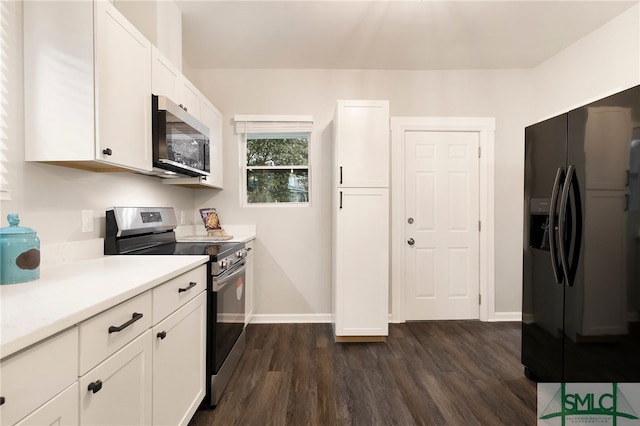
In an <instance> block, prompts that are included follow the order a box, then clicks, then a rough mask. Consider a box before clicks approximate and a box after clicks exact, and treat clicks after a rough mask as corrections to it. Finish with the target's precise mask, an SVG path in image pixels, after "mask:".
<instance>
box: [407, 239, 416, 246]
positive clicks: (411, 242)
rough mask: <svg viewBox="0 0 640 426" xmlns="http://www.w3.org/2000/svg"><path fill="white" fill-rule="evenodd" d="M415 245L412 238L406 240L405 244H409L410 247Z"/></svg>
mask: <svg viewBox="0 0 640 426" xmlns="http://www.w3.org/2000/svg"><path fill="white" fill-rule="evenodd" d="M415 243H416V240H414V239H413V238H409V239H408V240H407V244H409V245H410V246H412V245H414V244H415Z"/></svg>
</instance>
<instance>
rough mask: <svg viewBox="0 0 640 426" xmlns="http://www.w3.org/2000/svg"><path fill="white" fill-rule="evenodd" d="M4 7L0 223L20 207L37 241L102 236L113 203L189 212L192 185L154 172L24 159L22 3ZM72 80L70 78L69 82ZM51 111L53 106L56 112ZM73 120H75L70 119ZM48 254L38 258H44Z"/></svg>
mask: <svg viewBox="0 0 640 426" xmlns="http://www.w3.org/2000/svg"><path fill="white" fill-rule="evenodd" d="M0 8H2V18H3V19H2V32H1V34H0V37H2V40H1V41H2V45H3V46H2V51H3V52H6V54H7V55H8V57H7V58H6V59H7V60H6V61H5V60H4V59H3V61H2V64H3V70H2V71H3V76H6V77H3V78H6V83H7V84H5V81H3V83H2V87H3V90H6V91H7V93H3V99H2V102H3V105H2V107H3V108H4V114H3V116H2V117H0V118H2V128H1V129H0V132H2V133H3V135H6V137H3V140H2V146H0V148H1V149H2V152H0V154H3V155H4V157H5V159H4V160H3V162H2V164H1V166H2V167H5V168H6V169H7V171H8V173H7V174H6V175H7V176H8V187H9V189H10V190H11V192H10V198H11V199H10V200H3V201H1V202H0V216H1V217H0V222H1V226H7V222H6V215H7V213H19V214H20V219H21V226H26V227H29V228H33V229H34V230H36V231H37V233H38V236H39V237H40V241H41V245H47V244H53V243H59V242H67V241H77V240H88V239H92V238H98V237H104V232H105V229H104V212H105V209H106V208H108V207H113V206H114V205H138V206H139V205H149V206H156V205H167V206H174V207H176V208H177V209H180V210H186V211H188V212H189V214H188V217H192V216H193V214H192V213H193V200H194V197H193V191H194V190H192V189H185V188H176V187H170V186H167V185H162V184H161V182H160V180H159V179H158V178H155V177H150V176H142V175H137V174H130V173H95V172H88V171H82V170H74V169H67V168H64V167H59V166H52V165H46V164H39V163H26V162H24V136H23V130H22V129H23V126H24V118H23V113H22V111H23V101H22V24H21V22H22V3H21V2H0ZM72 83H73V82H70V84H72ZM54 113H55V111H52V114H54ZM68 125H69V126H73V123H69V124H68ZM82 210H92V211H93V212H94V215H95V216H96V218H95V220H94V231H93V232H90V233H82V232H81V231H82V228H81V218H82ZM46 261H47V259H42V263H45V262H46Z"/></svg>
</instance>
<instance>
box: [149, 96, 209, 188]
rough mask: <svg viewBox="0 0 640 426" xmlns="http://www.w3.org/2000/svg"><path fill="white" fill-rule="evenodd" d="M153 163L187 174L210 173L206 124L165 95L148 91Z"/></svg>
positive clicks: (157, 166)
mask: <svg viewBox="0 0 640 426" xmlns="http://www.w3.org/2000/svg"><path fill="white" fill-rule="evenodd" d="M151 106H152V126H153V129H152V135H153V167H154V168H156V169H161V170H162V171H166V172H169V174H171V173H177V174H180V175H187V176H208V175H209V174H210V171H211V168H210V159H209V128H207V126H205V125H204V124H202V123H201V122H199V121H198V120H197V119H196V118H195V117H193V116H192V115H191V114H189V112H187V111H186V109H183V107H182V106H181V105H178V104H176V103H175V102H173V101H172V100H171V99H169V98H167V97H166V96H156V95H151Z"/></svg>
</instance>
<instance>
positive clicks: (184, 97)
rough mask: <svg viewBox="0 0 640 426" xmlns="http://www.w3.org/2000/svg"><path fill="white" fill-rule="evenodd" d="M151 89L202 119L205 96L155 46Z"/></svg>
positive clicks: (155, 93)
mask: <svg viewBox="0 0 640 426" xmlns="http://www.w3.org/2000/svg"><path fill="white" fill-rule="evenodd" d="M152 50H153V52H152V68H151V81H152V84H151V90H152V92H153V94H154V95H159V96H166V97H168V98H169V99H171V100H172V101H173V102H174V103H176V104H177V105H180V106H181V107H182V108H183V109H185V110H186V111H187V112H188V113H189V114H191V115H192V116H193V117H195V118H197V119H198V120H200V121H202V117H201V116H200V103H201V99H202V98H203V96H202V94H200V91H199V90H198V88H197V87H196V86H194V85H193V83H191V82H190V81H189V80H188V79H187V78H186V77H185V76H184V75H182V73H181V72H180V71H179V70H178V67H176V66H175V65H174V64H173V63H172V62H171V61H169V59H168V58H167V57H166V56H165V55H163V54H162V52H160V50H159V49H158V48H156V47H155V46H154V47H153V48H152Z"/></svg>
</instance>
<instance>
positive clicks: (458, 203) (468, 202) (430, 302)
mask: <svg viewBox="0 0 640 426" xmlns="http://www.w3.org/2000/svg"><path fill="white" fill-rule="evenodd" d="M479 140H480V134H479V132H474V131H406V132H405V133H404V142H405V213H406V216H407V217H406V218H405V237H406V240H407V243H406V244H405V262H406V265H405V273H406V276H405V283H406V287H405V288H406V291H405V297H406V300H405V302H406V305H405V306H406V319H407V320H444V319H478V318H479V311H480V309H479V288H480V277H479V234H480V230H479V158H478V147H479Z"/></svg>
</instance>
